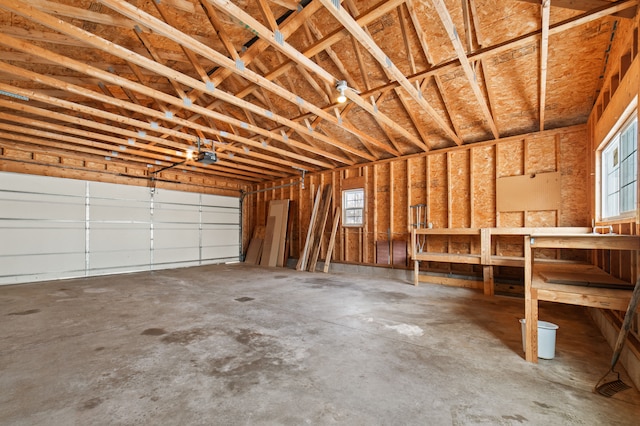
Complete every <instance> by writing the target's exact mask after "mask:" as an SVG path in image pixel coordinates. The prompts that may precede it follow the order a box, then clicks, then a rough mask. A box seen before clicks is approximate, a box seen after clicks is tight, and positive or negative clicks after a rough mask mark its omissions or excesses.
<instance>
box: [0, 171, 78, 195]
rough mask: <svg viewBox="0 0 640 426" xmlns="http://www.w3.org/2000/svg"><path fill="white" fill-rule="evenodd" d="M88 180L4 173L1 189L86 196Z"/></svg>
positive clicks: (0, 184) (0, 177)
mask: <svg viewBox="0 0 640 426" xmlns="http://www.w3.org/2000/svg"><path fill="white" fill-rule="evenodd" d="M86 184H87V183H86V182H85V181H82V180H74V179H57V178H50V177H47V176H35V175H26V174H22V173H2V174H1V175H0V190H7V191H11V192H17V193H38V194H56V195H68V196H80V197H82V196H84V194H85V192H86Z"/></svg>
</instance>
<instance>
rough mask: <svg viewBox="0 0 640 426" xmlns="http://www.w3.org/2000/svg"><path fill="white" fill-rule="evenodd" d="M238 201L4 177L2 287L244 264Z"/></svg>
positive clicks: (0, 184) (0, 195) (0, 181)
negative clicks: (47, 281) (72, 278)
mask: <svg viewBox="0 0 640 426" xmlns="http://www.w3.org/2000/svg"><path fill="white" fill-rule="evenodd" d="M239 250H240V201H239V198H237V197H223V196H217V195H208V194H196V193H186V192H178V191H168V190H156V191H155V193H153V194H152V193H151V191H150V190H149V188H144V187H135V186H126V185H115V184H106V183H99V182H86V181H79V180H71V179H60V178H51V177H44V176H32V175H23V174H14V173H1V172H0V284H13V283H21V282H31V281H42V280H49V279H57V278H71V277H81V276H91V275H103V274H110V273H118V272H134V271H144V270H152V269H165V268H175V267H183V266H194V265H203V264H210V263H221V262H228V261H237V260H238V259H239Z"/></svg>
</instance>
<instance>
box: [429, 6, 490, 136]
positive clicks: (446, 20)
mask: <svg viewBox="0 0 640 426" xmlns="http://www.w3.org/2000/svg"><path fill="white" fill-rule="evenodd" d="M431 1H432V3H433V6H434V7H435V9H436V11H437V12H438V16H439V17H440V21H441V22H442V25H443V26H444V29H445V31H446V32H447V34H448V35H449V40H450V41H451V43H452V44H453V48H454V50H455V52H456V55H457V56H458V60H459V61H460V65H461V66H462V69H463V71H464V73H465V75H466V76H467V79H468V80H469V84H470V85H471V90H472V91H473V94H474V96H475V97H476V100H477V103H478V105H479V106H480V109H481V110H482V114H483V116H484V119H485V120H486V121H487V124H488V125H489V128H490V129H491V133H492V134H493V137H494V139H499V138H500V133H499V132H498V128H497V127H496V122H495V120H494V118H493V116H492V115H491V111H490V110H489V107H488V106H487V102H486V101H485V99H484V95H483V94H482V90H481V89H480V85H479V84H478V78H477V75H476V73H475V71H474V70H473V68H472V67H471V64H470V63H469V59H468V58H467V53H466V52H465V50H464V46H463V45H462V41H461V40H460V36H459V35H458V31H457V29H456V27H455V25H454V24H453V19H451V15H450V14H449V10H448V9H447V6H446V5H445V4H444V1H443V0H431Z"/></svg>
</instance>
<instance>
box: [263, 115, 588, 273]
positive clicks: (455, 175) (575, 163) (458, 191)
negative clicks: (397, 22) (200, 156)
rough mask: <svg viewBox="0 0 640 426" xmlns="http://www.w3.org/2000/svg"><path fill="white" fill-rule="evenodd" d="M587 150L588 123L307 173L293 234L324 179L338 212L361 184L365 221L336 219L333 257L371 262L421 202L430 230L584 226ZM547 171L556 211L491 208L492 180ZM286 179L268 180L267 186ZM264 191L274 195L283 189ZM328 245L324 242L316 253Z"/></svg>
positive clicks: (439, 241) (515, 248) (461, 244)
mask: <svg viewBox="0 0 640 426" xmlns="http://www.w3.org/2000/svg"><path fill="white" fill-rule="evenodd" d="M586 150H587V128H586V126H584V125H580V126H573V127H567V128H563V129H557V130H549V131H545V132H542V133H532V134H528V135H523V136H518V137H513V138H504V139H501V140H499V141H492V142H483V143H476V144H473V145H469V146H461V147H457V148H451V149H447V150H439V151H436V152H432V153H424V154H419V155H412V156H408V157H405V158H401V159H395V160H385V161H379V162H376V163H369V164H366V165H359V166H352V167H350V168H343V169H336V170H332V171H328V172H325V173H321V174H312V175H309V177H308V179H307V182H306V185H305V188H304V189H302V188H301V187H300V186H298V187H297V188H296V190H295V191H294V196H293V199H296V200H299V202H297V203H296V206H297V209H298V211H297V215H298V217H299V218H300V220H299V224H300V227H299V228H300V229H299V232H298V235H297V236H296V237H294V239H295V238H297V239H298V241H300V242H301V244H300V246H301V247H302V245H303V244H304V241H305V237H306V235H307V234H308V232H309V223H310V217H311V215H312V212H313V206H314V202H313V201H314V200H313V198H314V195H315V194H316V190H317V188H319V187H320V186H321V185H323V184H328V183H331V184H332V185H333V197H334V203H335V207H337V208H338V209H339V211H341V209H342V206H341V204H342V202H341V198H342V191H343V190H344V189H347V188H350V187H351V186H352V183H353V182H358V184H359V185H363V188H364V193H365V211H364V218H365V219H364V220H365V224H364V226H362V227H356V228H347V227H344V226H343V225H340V227H339V230H338V232H337V234H336V241H335V249H334V259H333V261H334V262H341V263H352V264H366V265H374V264H375V248H376V242H377V241H389V240H404V241H409V228H410V225H411V223H412V222H411V219H410V218H409V214H410V212H409V206H411V205H414V204H421V203H424V204H426V205H427V207H426V209H427V212H426V216H427V222H428V223H431V224H432V226H433V227H434V228H451V227H494V226H517V227H521V226H531V227H535V226H589V225H590V218H589V213H588V210H589V209H588V192H589V188H588V185H587V182H588V173H587V170H586V165H587V163H586V161H587V159H586V158H587V156H586ZM547 172H559V173H560V191H561V195H562V203H561V206H560V208H559V210H553V211H542V212H537V211H529V212H526V214H525V212H524V211H518V212H498V213H496V212H497V210H496V180H497V179H499V178H503V177H510V176H524V175H526V174H527V175H529V174H537V173H547ZM286 182H287V181H274V182H271V183H269V184H267V185H266V187H268V186H269V185H273V186H278V185H281V184H283V183H286ZM268 192H269V193H270V194H272V195H273V196H274V197H276V198H277V197H282V198H286V196H288V195H289V193H288V192H287V193H286V194H281V193H280V192H279V191H268ZM260 202H262V199H259V202H258V205H256V206H255V208H257V209H264V207H263V206H259V204H260ZM256 216H257V215H256ZM325 234H328V232H327V233H325ZM326 240H327V241H328V238H327V239H326ZM327 244H328V242H326V241H325V242H323V243H322V247H323V249H322V253H325V249H324V247H326V245H327ZM425 249H426V250H429V251H442V252H447V251H449V250H452V251H457V252H460V253H464V252H475V251H477V250H479V247H478V244H477V243H474V242H473V241H471V240H470V239H468V238H465V237H456V238H454V239H452V240H450V239H449V238H447V237H438V238H435V237H434V238H432V239H430V240H429V241H428V247H426V248H425ZM500 249H501V252H502V254H503V255H509V254H510V253H512V254H513V255H520V254H521V251H522V244H521V242H519V241H518V242H517V243H515V242H514V243H513V244H512V243H511V242H508V241H505V242H504V244H503V245H502V247H500ZM322 253H321V254H322ZM320 258H322V255H321V256H320ZM388 267H400V266H399V265H395V266H394V265H392V264H389V265H388ZM428 267H430V268H431V267H434V268H438V269H440V270H444V271H447V272H450V271H453V272H456V271H457V272H462V273H475V272H478V271H476V270H474V269H473V268H469V267H468V266H466V265H465V266H464V267H461V266H456V265H453V264H441V265H437V264H432V265H428Z"/></svg>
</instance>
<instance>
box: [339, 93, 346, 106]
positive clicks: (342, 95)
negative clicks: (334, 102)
mask: <svg viewBox="0 0 640 426" xmlns="http://www.w3.org/2000/svg"><path fill="white" fill-rule="evenodd" d="M338 102H339V103H341V104H343V103H345V102H347V97H346V96H345V95H344V93H340V96H338Z"/></svg>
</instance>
